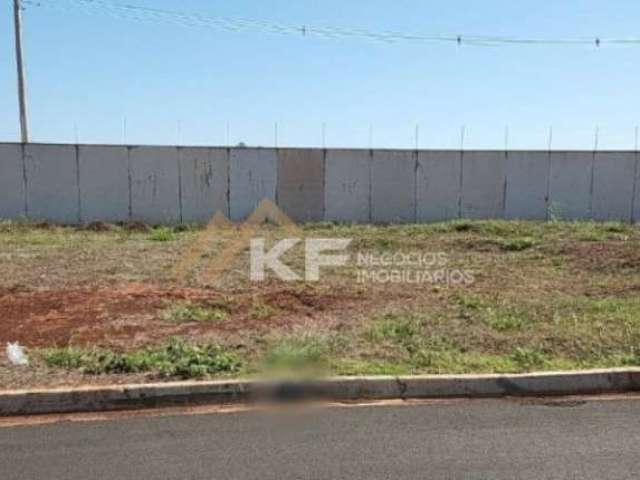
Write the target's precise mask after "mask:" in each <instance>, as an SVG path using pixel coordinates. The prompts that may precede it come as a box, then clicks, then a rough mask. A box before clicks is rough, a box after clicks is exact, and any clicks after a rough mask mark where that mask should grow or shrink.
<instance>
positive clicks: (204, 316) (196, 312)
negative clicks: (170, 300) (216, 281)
mask: <svg viewBox="0 0 640 480" xmlns="http://www.w3.org/2000/svg"><path fill="white" fill-rule="evenodd" d="M227 316H228V313H227V311H226V310H224V309H222V308H220V307H206V306H201V305H194V304H192V303H178V304H175V305H171V306H170V307H168V308H167V309H165V310H164V311H163V312H162V318H163V319H164V320H165V321H167V322H171V323H191V322H221V321H223V320H226V318H227Z"/></svg>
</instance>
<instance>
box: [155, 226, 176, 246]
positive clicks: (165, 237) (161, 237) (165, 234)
mask: <svg viewBox="0 0 640 480" xmlns="http://www.w3.org/2000/svg"><path fill="white" fill-rule="evenodd" d="M149 239H150V240H152V241H154V242H173V241H174V240H175V239H176V234H175V232H174V231H173V230H171V229H170V228H167V227H156V228H154V229H153V231H152V232H151V235H150V236H149Z"/></svg>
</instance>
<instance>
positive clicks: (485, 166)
mask: <svg viewBox="0 0 640 480" xmlns="http://www.w3.org/2000/svg"><path fill="white" fill-rule="evenodd" d="M505 179H506V158H505V152H498V151H496V152H493V151H482V152H480V151H466V152H464V154H463V156H462V213H461V216H462V218H473V219H487V218H502V217H503V216H504V198H505Z"/></svg>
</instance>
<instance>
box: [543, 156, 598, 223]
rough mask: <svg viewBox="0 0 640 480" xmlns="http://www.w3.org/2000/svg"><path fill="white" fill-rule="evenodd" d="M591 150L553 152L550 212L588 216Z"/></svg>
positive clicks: (577, 217)
mask: <svg viewBox="0 0 640 480" xmlns="http://www.w3.org/2000/svg"><path fill="white" fill-rule="evenodd" d="M592 167H593V153H592V152H552V153H551V176H550V178H549V214H550V215H552V216H555V217H557V218H559V219H567V220H585V219H590V218H591V179H592V173H593V168H592Z"/></svg>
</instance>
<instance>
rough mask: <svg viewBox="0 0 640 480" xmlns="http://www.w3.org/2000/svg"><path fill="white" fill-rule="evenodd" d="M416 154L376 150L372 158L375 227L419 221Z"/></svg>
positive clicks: (372, 194) (372, 196)
mask: <svg viewBox="0 0 640 480" xmlns="http://www.w3.org/2000/svg"><path fill="white" fill-rule="evenodd" d="M416 166H417V159H416V153H415V152H412V151H408V150H374V152H373V155H372V158H371V179H372V180H371V218H372V221H373V222H375V223H410V222H415V219H416V194H415V193H416V190H415V186H416Z"/></svg>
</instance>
